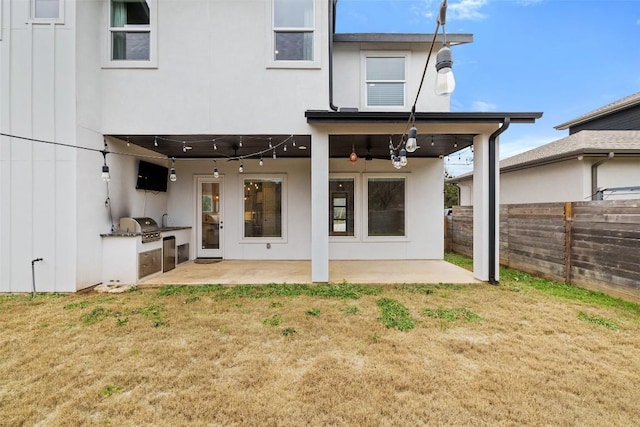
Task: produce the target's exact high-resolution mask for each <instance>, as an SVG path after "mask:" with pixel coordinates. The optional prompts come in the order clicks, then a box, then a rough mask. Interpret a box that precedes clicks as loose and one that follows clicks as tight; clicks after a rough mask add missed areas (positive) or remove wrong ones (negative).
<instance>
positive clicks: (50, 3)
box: [31, 0, 64, 22]
mask: <svg viewBox="0 0 640 427" xmlns="http://www.w3.org/2000/svg"><path fill="white" fill-rule="evenodd" d="M63 6H64V0H31V19H33V20H34V21H46V22H60V21H62V16H63V10H62V8H63Z"/></svg>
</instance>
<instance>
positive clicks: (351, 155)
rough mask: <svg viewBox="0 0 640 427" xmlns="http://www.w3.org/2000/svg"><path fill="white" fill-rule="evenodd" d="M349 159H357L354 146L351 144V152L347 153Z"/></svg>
mask: <svg viewBox="0 0 640 427" xmlns="http://www.w3.org/2000/svg"><path fill="white" fill-rule="evenodd" d="M349 161H350V162H351V163H355V162H357V161H358V155H357V154H356V149H355V146H353V145H351V154H349Z"/></svg>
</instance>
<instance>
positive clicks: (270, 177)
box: [227, 173, 289, 244]
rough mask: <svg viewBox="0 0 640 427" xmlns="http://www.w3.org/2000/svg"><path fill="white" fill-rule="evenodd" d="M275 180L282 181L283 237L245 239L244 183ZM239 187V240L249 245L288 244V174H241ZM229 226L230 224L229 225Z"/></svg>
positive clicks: (281, 225) (281, 226)
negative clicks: (247, 181) (246, 181)
mask: <svg viewBox="0 0 640 427" xmlns="http://www.w3.org/2000/svg"><path fill="white" fill-rule="evenodd" d="M252 179H253V180H261V179H262V180H273V179H280V180H282V200H281V202H280V203H281V205H280V206H281V209H282V215H281V217H280V221H282V224H280V230H281V231H282V235H281V236H280V237H245V235H244V183H245V180H252ZM238 187H239V193H238V194H239V199H240V200H239V207H240V209H239V210H238V212H239V215H240V217H239V219H240V221H239V224H240V226H239V227H238V231H239V233H238V238H239V242H240V243H249V244H252V243H253V244H255V243H258V244H265V243H274V242H275V243H287V242H288V232H287V229H288V200H289V198H288V196H287V175H286V174H262V173H261V174H250V173H241V174H238ZM227 224H228V223H227Z"/></svg>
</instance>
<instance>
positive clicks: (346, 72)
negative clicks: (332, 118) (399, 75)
mask: <svg viewBox="0 0 640 427" xmlns="http://www.w3.org/2000/svg"><path fill="white" fill-rule="evenodd" d="M333 53H334V60H333V67H334V71H333V84H334V91H333V92H334V93H333V96H334V104H335V105H336V106H338V107H357V108H358V109H359V110H361V111H363V110H373V111H375V110H385V111H388V110H389V109H393V108H389V107H385V108H371V107H369V108H368V107H367V106H366V100H365V98H364V96H365V94H364V92H365V90H366V88H365V82H364V78H365V76H364V72H365V70H364V65H363V61H364V59H363V58H364V57H365V55H372V54H374V55H377V54H379V55H380V56H387V55H389V56H392V55H399V54H406V62H405V67H406V79H407V80H406V85H405V105H404V107H398V108H399V110H400V111H408V110H409V109H410V108H411V106H412V105H413V102H414V100H415V96H416V93H417V91H418V86H419V85H420V79H421V77H422V72H423V69H424V66H425V62H426V58H427V53H428V47H427V46H426V45H424V44H404V45H402V46H401V47H399V45H398V44H389V43H335V45H334V51H333ZM435 56H436V53H435V52H434V54H433V56H432V58H431V60H430V64H435ZM435 78H436V74H435V67H432V66H429V69H428V70H427V75H426V77H425V82H427V83H426V84H425V85H423V87H422V91H421V93H420V97H419V98H418V103H417V105H416V111H449V109H450V107H449V96H437V95H436V94H435V91H434V87H433V83H432V82H435Z"/></svg>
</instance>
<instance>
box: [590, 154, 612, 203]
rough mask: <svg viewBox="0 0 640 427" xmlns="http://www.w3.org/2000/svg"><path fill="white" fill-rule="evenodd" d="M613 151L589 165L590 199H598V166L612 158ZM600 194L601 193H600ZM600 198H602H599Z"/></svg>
mask: <svg viewBox="0 0 640 427" xmlns="http://www.w3.org/2000/svg"><path fill="white" fill-rule="evenodd" d="M614 156H615V153H614V152H613V151H611V152H609V154H607V157H605V158H604V159H601V160H598V161H597V162H595V163H594V164H592V165H591V200H599V199H598V167H599V166H600V165H602V164H603V163H606V162H608V161H609V160H611V159H613V157H614ZM600 195H602V193H600ZM600 200H602V199H600Z"/></svg>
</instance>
